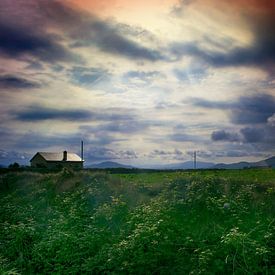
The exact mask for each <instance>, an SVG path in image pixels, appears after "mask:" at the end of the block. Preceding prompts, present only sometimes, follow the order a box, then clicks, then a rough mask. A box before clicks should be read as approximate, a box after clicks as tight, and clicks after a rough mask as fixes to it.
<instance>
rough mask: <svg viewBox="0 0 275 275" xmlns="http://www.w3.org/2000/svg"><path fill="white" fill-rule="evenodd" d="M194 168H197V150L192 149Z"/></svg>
mask: <svg viewBox="0 0 275 275" xmlns="http://www.w3.org/2000/svg"><path fill="white" fill-rule="evenodd" d="M194 169H197V152H196V151H194Z"/></svg>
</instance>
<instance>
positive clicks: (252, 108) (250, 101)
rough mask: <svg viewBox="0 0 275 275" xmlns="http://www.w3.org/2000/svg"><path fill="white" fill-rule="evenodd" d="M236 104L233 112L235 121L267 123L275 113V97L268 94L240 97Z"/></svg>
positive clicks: (237, 122) (232, 116) (238, 122)
mask: <svg viewBox="0 0 275 275" xmlns="http://www.w3.org/2000/svg"><path fill="white" fill-rule="evenodd" d="M235 105H236V107H235V108H234V110H232V113H231V119H232V122H233V123H236V124H249V123H252V124H255V123H266V122H267V120H268V118H269V117H271V116H272V115H273V113H274V110H275V97H274V96H272V95H267V94H262V95H255V96H251V97H249V96H247V97H240V99H239V101H238V102H237V103H236V104H235ZM233 107H234V106H233Z"/></svg>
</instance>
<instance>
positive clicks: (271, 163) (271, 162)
mask: <svg viewBox="0 0 275 275" xmlns="http://www.w3.org/2000/svg"><path fill="white" fill-rule="evenodd" d="M253 167H272V168H275V156H274V157H271V158H268V159H264V160H261V161H257V162H246V161H242V162H237V163H230V164H225V163H219V164H216V165H214V166H213V167H212V168H216V169H243V168H253Z"/></svg>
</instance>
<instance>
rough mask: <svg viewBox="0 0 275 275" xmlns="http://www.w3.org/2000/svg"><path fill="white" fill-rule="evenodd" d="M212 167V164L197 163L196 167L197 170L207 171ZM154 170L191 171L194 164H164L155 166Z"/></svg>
mask: <svg viewBox="0 0 275 275" xmlns="http://www.w3.org/2000/svg"><path fill="white" fill-rule="evenodd" d="M213 165H214V163H213V162H203V161H197V166H196V167H197V169H207V168H211V167H212V166H213ZM154 168H156V169H163V170H169V169H171V170H177V169H193V168H194V162H193V161H186V162H180V163H172V164H165V165H159V166H155V167H154Z"/></svg>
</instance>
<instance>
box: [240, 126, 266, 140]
mask: <svg viewBox="0 0 275 275" xmlns="http://www.w3.org/2000/svg"><path fill="white" fill-rule="evenodd" d="M241 133H242V134H243V136H244V139H245V141H246V142H249V143H254V142H261V141H263V139H264V136H265V131H263V129H261V128H250V127H246V128H243V129H241Z"/></svg>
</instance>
